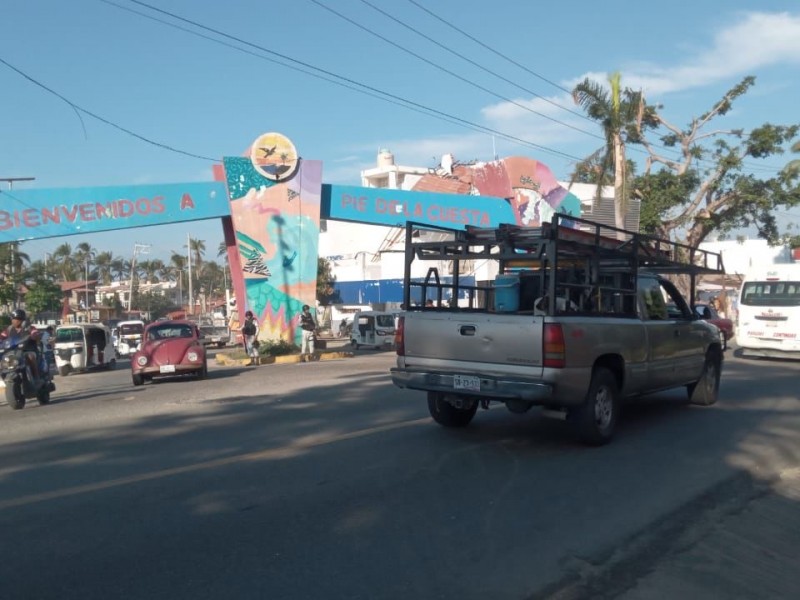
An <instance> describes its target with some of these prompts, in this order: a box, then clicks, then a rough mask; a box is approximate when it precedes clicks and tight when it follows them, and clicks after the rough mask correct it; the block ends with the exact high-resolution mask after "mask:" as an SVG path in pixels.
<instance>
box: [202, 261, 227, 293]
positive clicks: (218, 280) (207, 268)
mask: <svg viewBox="0 0 800 600" xmlns="http://www.w3.org/2000/svg"><path fill="white" fill-rule="evenodd" d="M223 279H224V276H223V271H222V267H220V266H219V264H218V263H216V262H214V261H211V262H207V263H205V264H204V265H203V273H202V285H204V286H205V288H206V289H207V290H208V291H209V293H210V294H214V293H219V292H220V290H222V289H224V288H223V286H224V283H223Z"/></svg>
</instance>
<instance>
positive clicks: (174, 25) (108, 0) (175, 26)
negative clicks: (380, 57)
mask: <svg viewBox="0 0 800 600" xmlns="http://www.w3.org/2000/svg"><path fill="white" fill-rule="evenodd" d="M100 2H102V3H103V4H108V5H110V6H113V7H115V8H118V9H120V10H124V11H127V12H130V13H133V14H135V15H138V16H140V17H143V18H145V19H149V20H151V21H155V22H156V23H161V24H162V25H166V26H167V27H172V28H173V29H177V30H179V31H183V32H184V33H188V34H190V35H193V36H196V37H199V38H202V39H204V40H207V41H210V42H213V43H215V44H219V45H221V46H225V47H226V48H231V49H232V50H237V51H238V52H242V53H244V54H248V55H250V56H252V57H254V58H258V59H260V60H265V61H267V62H270V63H272V64H275V65H279V66H282V67H284V68H286V69H291V70H292V71H296V72H298V73H303V74H304V75H308V76H310V77H314V78H316V79H319V80H321V81H325V82H328V83H331V84H333V85H337V86H339V87H342V88H345V89H348V90H351V91H354V92H357V93H359V94H363V95H365V96H369V97H371V98H376V99H377V100H382V101H383V102H387V103H389V104H394V105H395V106H399V107H401V108H405V109H408V110H411V111H414V112H416V113H419V114H421V115H425V116H427V117H433V118H436V119H439V120H441V121H446V122H448V123H451V124H453V125H459V126H462V127H463V126H464V124H463V123H459V122H458V121H457V120H455V119H451V118H448V117H445V116H440V115H435V114H431V113H430V112H426V111H425V110H422V109H420V108H416V107H414V106H409V105H407V104H403V103H401V102H399V101H395V100H392V99H391V98H387V97H384V96H380V95H378V94H376V93H372V92H370V91H368V90H366V89H359V88H358V87H355V86H353V85H348V84H347V83H345V82H343V81H337V80H336V79H333V78H331V77H326V76H324V75H320V74H319V73H314V72H313V71H309V70H308V69H303V68H300V67H297V66H294V65H291V64H287V63H285V62H281V61H279V60H276V59H274V58H270V57H268V56H264V55H263V54H259V53H257V52H253V51H252V50H248V49H247V48H242V47H240V46H236V45H234V44H231V43H229V42H226V41H224V40H220V39H218V38H214V37H211V36H210V35H205V34H203V33H200V32H199V31H194V30H192V29H189V28H188V27H183V26H181V25H178V24H177V23H171V22H170V21H167V20H165V19H159V18H158V17H155V16H153V15H148V14H147V13H144V12H141V11H138V10H135V9H133V8H130V7H128V6H122V5H120V4H117V3H116V2H112V1H111V0H100ZM469 128H470V129H473V130H474V131H480V132H481V133H485V132H483V131H481V130H480V129H478V128H474V127H469Z"/></svg>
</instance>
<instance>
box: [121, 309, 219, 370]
mask: <svg viewBox="0 0 800 600" xmlns="http://www.w3.org/2000/svg"><path fill="white" fill-rule="evenodd" d="M207 374H208V365H207V364H206V348H205V346H204V345H203V342H202V339H201V336H200V330H199V329H198V328H197V325H195V324H194V323H191V322H189V321H156V322H155V323H151V324H150V325H148V326H147V327H145V330H144V334H143V335H142V344H141V345H140V346H139V349H138V350H137V351H136V353H135V354H134V355H133V357H132V358H131V376H132V378H133V385H142V384H143V383H144V382H145V381H147V380H149V379H152V378H153V377H174V376H176V375H195V376H196V377H197V378H198V379H205V377H206V375H207Z"/></svg>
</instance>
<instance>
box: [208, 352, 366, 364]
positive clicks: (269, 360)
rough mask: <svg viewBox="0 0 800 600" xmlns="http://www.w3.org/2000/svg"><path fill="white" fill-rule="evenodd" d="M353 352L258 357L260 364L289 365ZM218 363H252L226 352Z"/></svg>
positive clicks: (330, 358) (351, 356)
mask: <svg viewBox="0 0 800 600" xmlns="http://www.w3.org/2000/svg"><path fill="white" fill-rule="evenodd" d="M353 356H354V354H353V353H352V352H321V353H319V354H317V355H316V358H315V360H308V359H307V358H306V357H304V356H301V355H299V354H289V355H287V356H261V357H259V358H258V362H257V363H256V364H258V365H287V364H293V363H300V362H317V361H323V360H338V359H341V358H353ZM216 361H217V364H218V365H222V366H226V367H236V366H238V367H246V366H249V364H250V359H249V358H229V357H228V356H227V355H225V354H217V356H216Z"/></svg>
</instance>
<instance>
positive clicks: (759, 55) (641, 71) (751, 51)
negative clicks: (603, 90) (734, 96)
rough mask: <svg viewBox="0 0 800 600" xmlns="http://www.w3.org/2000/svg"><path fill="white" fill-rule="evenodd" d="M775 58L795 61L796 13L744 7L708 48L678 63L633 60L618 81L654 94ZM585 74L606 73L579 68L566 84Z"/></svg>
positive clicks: (799, 22)
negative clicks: (750, 9)
mask: <svg viewBox="0 0 800 600" xmlns="http://www.w3.org/2000/svg"><path fill="white" fill-rule="evenodd" d="M780 64H789V65H800V15H792V14H789V13H786V12H783V13H757V12H748V13H740V15H739V18H738V20H737V21H736V22H735V23H733V24H732V25H730V26H728V27H725V28H722V29H720V30H718V31H717V32H716V34H714V36H713V41H712V44H711V45H710V46H709V47H708V48H706V49H699V50H697V51H696V53H695V54H694V55H693V56H692V57H690V58H689V59H687V60H685V61H684V62H683V63H682V64H677V65H675V66H671V67H662V66H658V65H654V64H643V63H634V64H630V65H628V66H627V67H625V68H623V69H622V78H623V85H624V86H626V87H629V88H632V89H642V90H644V91H645V93H646V94H647V95H648V96H651V97H657V96H661V95H663V94H667V93H670V92H679V91H682V90H687V89H692V88H698V87H704V86H707V85H710V84H714V83H717V82H719V81H722V80H728V79H731V78H734V77H741V76H744V75H748V74H754V73H756V72H757V71H758V70H759V69H763V68H765V67H770V66H774V65H780ZM585 77H588V78H590V79H594V80H597V81H602V82H605V81H606V80H607V77H608V74H607V73H594V72H590V73H585V74H584V75H581V76H580V77H578V78H576V79H575V80H573V81H572V82H569V83H568V86H571V85H574V84H575V83H577V82H579V81H583V79H584V78H585Z"/></svg>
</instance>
